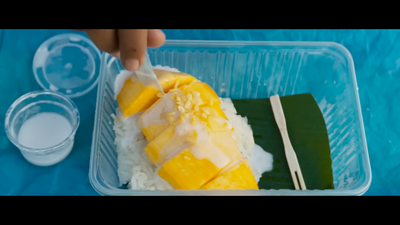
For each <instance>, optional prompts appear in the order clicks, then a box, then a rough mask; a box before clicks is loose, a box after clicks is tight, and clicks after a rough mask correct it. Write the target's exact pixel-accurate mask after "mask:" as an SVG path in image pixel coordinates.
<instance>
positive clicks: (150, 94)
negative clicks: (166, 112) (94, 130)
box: [117, 70, 197, 117]
mask: <svg viewBox="0 0 400 225" xmlns="http://www.w3.org/2000/svg"><path fill="white" fill-rule="evenodd" d="M154 73H155V74H156V76H157V79H158V81H159V82H160V85H161V87H162V88H163V90H164V92H165V93H167V92H168V91H169V90H170V89H172V88H174V86H175V84H176V82H177V81H178V80H179V85H178V86H182V85H185V84H190V83H191V82H193V81H195V80H197V79H196V78H194V77H193V76H191V75H189V74H186V73H177V72H167V71H162V70H154ZM159 92H160V91H159V90H158V89H156V88H148V87H145V86H144V85H143V84H142V83H141V82H140V80H139V78H138V77H137V76H136V75H133V77H132V79H127V80H126V81H125V84H124V86H123V87H122V89H121V91H120V93H119V94H118V96H117V101H118V105H119V108H120V110H121V113H122V115H123V116H124V117H128V116H130V115H133V114H135V113H137V112H141V111H143V110H146V109H148V108H149V107H150V106H151V105H153V104H154V103H155V102H156V101H157V100H158V98H159V97H157V93H159Z"/></svg>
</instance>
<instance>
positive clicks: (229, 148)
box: [211, 131, 242, 162]
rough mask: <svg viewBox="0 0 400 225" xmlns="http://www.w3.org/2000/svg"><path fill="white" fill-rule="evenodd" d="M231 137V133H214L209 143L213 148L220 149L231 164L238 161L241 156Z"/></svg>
mask: <svg viewBox="0 0 400 225" xmlns="http://www.w3.org/2000/svg"><path fill="white" fill-rule="evenodd" d="M232 135H233V133H232V132H231V131H226V132H222V133H215V134H212V135H211V141H212V143H213V144H214V145H215V146H217V147H218V148H219V149H221V151H223V152H224V154H225V155H226V156H228V157H229V158H230V160H231V161H232V162H234V161H236V160H238V159H240V158H241V157H242V154H241V153H240V150H239V147H238V146H237V144H236V142H235V139H234V138H233V136H232Z"/></svg>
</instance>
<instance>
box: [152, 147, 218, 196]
mask: <svg viewBox="0 0 400 225" xmlns="http://www.w3.org/2000/svg"><path fill="white" fill-rule="evenodd" d="M220 171H221V168H219V167H217V166H216V165H215V164H214V163H213V162H211V161H210V160H208V159H197V158H196V157H195V156H194V155H193V154H192V153H191V151H190V150H189V149H185V150H183V151H181V152H180V153H179V154H177V155H176V156H175V157H173V158H172V159H170V160H169V161H168V162H166V163H165V164H164V165H162V167H161V168H160V170H159V171H158V172H157V173H158V175H159V176H160V177H161V178H162V179H164V180H165V181H167V182H168V183H169V184H170V185H171V186H172V187H174V188H175V189H185V190H197V189H199V188H200V187H202V186H203V185H204V184H206V183H207V182H208V181H210V180H211V179H212V178H213V177H215V176H216V175H217V174H218V173H219V172H220Z"/></svg>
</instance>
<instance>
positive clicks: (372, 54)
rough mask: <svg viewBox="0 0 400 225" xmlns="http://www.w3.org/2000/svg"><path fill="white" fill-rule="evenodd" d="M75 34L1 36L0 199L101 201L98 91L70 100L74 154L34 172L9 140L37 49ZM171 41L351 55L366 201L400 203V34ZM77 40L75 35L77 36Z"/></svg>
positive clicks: (197, 33)
mask: <svg viewBox="0 0 400 225" xmlns="http://www.w3.org/2000/svg"><path fill="white" fill-rule="evenodd" d="M67 32H72V33H75V32H73V31H70V30H0V37H2V38H0V40H1V42H0V96H1V97H0V115H1V118H0V121H1V127H0V195H98V194H97V192H96V191H95V190H94V189H93V188H92V186H91V185H90V182H89V176H88V174H89V158H90V150H91V144H92V131H93V122H94V110H95V101H96V91H97V88H95V89H93V90H92V91H91V92H90V93H88V94H87V95H85V96H84V97H81V98H77V99H73V100H74V102H75V103H76V104H77V106H78V108H79V111H80V113H81V125H80V127H79V129H78V131H77V134H76V139H75V146H74V148H73V150H72V152H71V154H70V155H69V156H68V157H67V158H66V159H65V160H64V161H62V162H61V163H59V164H57V165H54V166H50V167H37V166H34V165H31V164H30V163H28V162H27V161H26V160H25V159H24V158H23V157H22V155H21V153H20V152H19V150H18V149H17V148H16V147H15V146H14V145H13V144H12V143H11V142H10V141H9V140H8V138H7V136H6V134H5V130H4V118H5V113H6V111H7V109H8V108H9V106H10V105H11V104H12V103H13V101H15V100H16V99H17V98H18V97H20V96H21V95H23V94H25V93H28V92H30V91H34V90H41V88H40V86H39V85H38V84H37V83H36V80H35V78H34V75H33V72H32V60H33V56H34V54H35V51H36V49H37V48H38V47H39V46H40V44H41V43H42V42H44V41H45V40H46V39H48V38H50V37H52V36H54V35H56V34H59V33H67ZM164 32H165V33H166V36H167V39H180V40H257V41H265V40H268V41H333V42H337V43H340V44H342V45H344V46H345V47H346V48H347V49H348V50H349V51H350V53H351V54H352V56H353V59H354V65H355V69H356V75H357V82H358V86H359V94H360V100H361V108H362V114H363V120H364V125H365V132H366V137H367V143H368V151H369V156H370V161H371V167H372V183H371V186H370V188H369V190H368V191H367V192H366V193H365V194H364V195H400V188H399V187H400V170H399V168H400V120H399V119H398V118H399V117H400V105H399V103H400V68H399V67H400V30H164ZM76 33H78V32H76Z"/></svg>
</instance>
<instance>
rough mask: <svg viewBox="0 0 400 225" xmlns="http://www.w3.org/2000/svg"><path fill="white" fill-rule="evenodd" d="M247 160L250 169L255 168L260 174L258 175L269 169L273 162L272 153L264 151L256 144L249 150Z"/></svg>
mask: <svg viewBox="0 0 400 225" xmlns="http://www.w3.org/2000/svg"><path fill="white" fill-rule="evenodd" d="M249 161H250V164H251V167H252V169H254V170H256V171H257V172H258V173H259V174H260V176H261V175H262V174H263V173H265V172H269V171H271V170H272V168H273V162H274V160H273V157H272V154H271V153H269V152H266V151H264V149H262V148H261V147H260V146H259V145H256V144H255V145H254V148H253V150H252V151H251V156H250V157H249Z"/></svg>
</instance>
